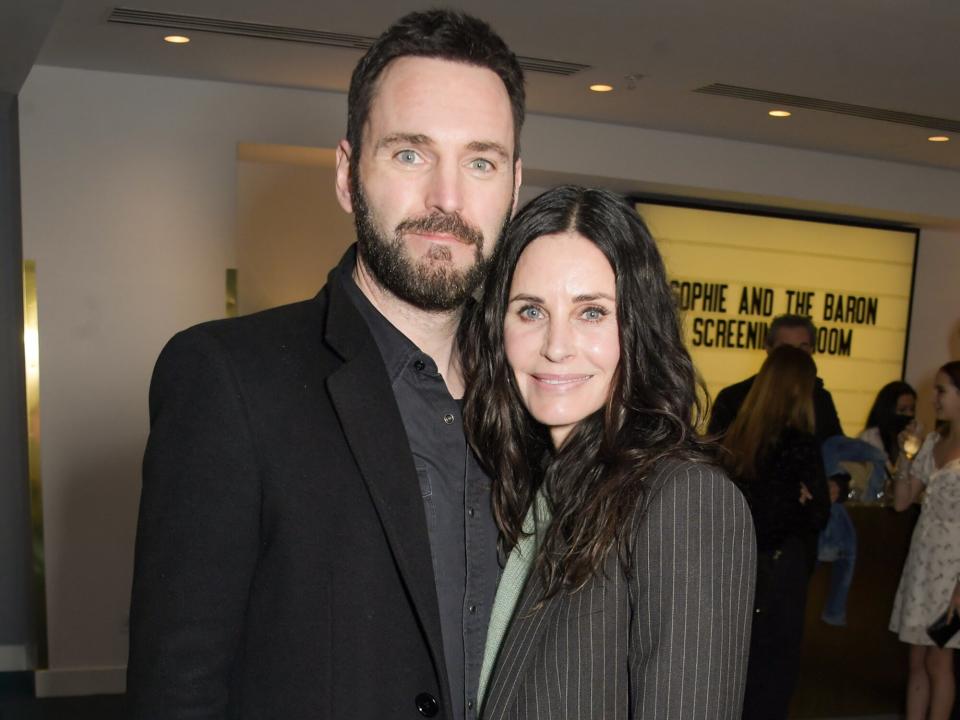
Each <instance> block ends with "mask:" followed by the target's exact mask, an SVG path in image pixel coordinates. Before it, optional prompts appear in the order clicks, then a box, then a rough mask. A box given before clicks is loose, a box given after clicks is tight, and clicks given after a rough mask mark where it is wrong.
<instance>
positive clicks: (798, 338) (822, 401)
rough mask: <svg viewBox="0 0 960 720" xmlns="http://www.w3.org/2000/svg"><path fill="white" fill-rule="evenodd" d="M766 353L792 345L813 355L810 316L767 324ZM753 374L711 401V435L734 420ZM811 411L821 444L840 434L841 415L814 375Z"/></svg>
mask: <svg viewBox="0 0 960 720" xmlns="http://www.w3.org/2000/svg"><path fill="white" fill-rule="evenodd" d="M764 344H765V345H766V348H767V353H769V352H770V351H771V350H773V349H774V348H775V347H778V346H780V345H793V346H794V347H798V348H800V349H801V350H804V351H805V352H808V353H810V354H811V355H813V351H814V348H816V345H817V330H816V328H815V327H814V326H813V322H811V320H810V318H808V317H806V316H805V315H778V316H777V317H775V318H774V319H773V322H771V323H770V329H769V330H767V337H766V339H765V343H764ZM756 377H757V376H756V375H753V376H751V377H748V378H747V379H746V380H742V381H740V382H738V383H736V384H735V385H730V386H728V387H725V388H724V389H723V390H721V391H720V392H719V393H717V398H716V400H714V403H713V411H712V413H711V415H710V424H709V426H708V428H707V430H708V432H709V433H710V434H711V435H722V434H723V433H725V432H726V431H727V428H729V427H730V425H732V424H733V420H734V418H735V417H737V413H738V412H739V411H740V406H741V405H743V401H744V400H746V398H747V393H749V392H750V388H751V387H753V381H754V380H755V379H756ZM813 412H814V425H815V426H816V427H815V434H816V436H817V440H818V441H819V442H820V444H821V445H822V444H823V441H824V440H826V439H827V438H829V437H833V436H834V435H843V428H841V427H840V418H839V417H837V408H836V407H835V406H834V404H833V397H832V396H831V395H830V393H829V391H827V389H826V388H824V387H823V380H821V379H820V378H817V383H816V385H815V386H814V389H813Z"/></svg>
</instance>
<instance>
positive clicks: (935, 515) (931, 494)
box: [890, 361, 960, 720]
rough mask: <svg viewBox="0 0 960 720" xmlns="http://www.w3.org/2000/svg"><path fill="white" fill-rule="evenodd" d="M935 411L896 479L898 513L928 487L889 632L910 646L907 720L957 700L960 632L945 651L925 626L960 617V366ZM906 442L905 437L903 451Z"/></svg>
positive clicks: (937, 716)
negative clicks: (945, 616)
mask: <svg viewBox="0 0 960 720" xmlns="http://www.w3.org/2000/svg"><path fill="white" fill-rule="evenodd" d="M933 405H934V410H935V411H936V417H937V420H938V421H939V427H938V429H937V430H936V431H934V432H931V433H930V434H929V435H927V437H926V439H925V440H924V442H923V445H922V447H921V448H920V451H919V452H918V453H917V455H916V458H915V459H914V460H912V461H911V460H910V456H911V455H912V453H910V452H908V451H904V452H902V453H901V458H900V463H899V464H898V467H897V472H896V474H895V475H894V496H893V497H894V508H896V510H898V511H901V512H902V511H903V510H906V509H907V508H909V507H910V506H911V504H912V503H913V502H914V501H915V500H916V499H917V497H918V496H919V495H920V492H921V491H922V490H923V489H924V488H926V493H925V495H924V498H923V505H922V507H921V509H920V519H919V520H918V521H917V526H916V527H915V528H914V531H913V537H912V538H911V540H910V551H909V553H908V554H907V560H906V563H905V564H904V566H903V574H902V575H901V577H900V585H899V587H898V588H897V595H896V598H895V599H894V603H893V613H892V614H891V616H890V629H891V630H892V631H893V632H895V633H897V636H898V637H899V638H900V639H901V640H902V641H903V642H905V643H909V645H910V665H909V676H908V680H907V720H926V719H927V718H929V720H947V718H949V717H950V709H951V708H952V706H953V703H954V699H955V695H956V687H955V683H954V674H953V659H954V658H953V654H954V651H953V648H957V647H960V634H957V635H954V637H953V639H952V640H950V641H949V642H948V643H947V647H946V648H939V647H937V646H936V645H934V644H933V641H932V640H931V639H930V637H929V636H928V635H927V627H928V626H929V625H930V624H931V623H933V621H934V620H936V619H937V618H938V617H940V615H941V614H942V613H943V612H945V611H948V612H949V613H950V615H951V616H952V615H953V614H954V613H957V612H960V361H953V362H948V363H947V364H946V365H944V366H943V367H941V368H940V370H939V371H938V372H937V376H936V380H935V382H934V401H933ZM907 439H908V438H907V437H906V434H904V435H901V445H902V446H905V445H906V442H905V441H906V440H907ZM907 450H909V448H907Z"/></svg>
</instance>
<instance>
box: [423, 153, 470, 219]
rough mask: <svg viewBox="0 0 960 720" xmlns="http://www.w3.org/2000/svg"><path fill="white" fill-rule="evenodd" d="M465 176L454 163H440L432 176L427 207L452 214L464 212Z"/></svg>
mask: <svg viewBox="0 0 960 720" xmlns="http://www.w3.org/2000/svg"><path fill="white" fill-rule="evenodd" d="M462 181H463V175H462V173H461V172H460V167H459V165H457V164H456V163H454V162H440V163H438V164H437V166H436V168H435V169H434V171H433V172H432V173H431V174H430V178H429V180H428V183H429V184H428V186H427V196H426V198H425V201H426V204H427V207H428V208H429V209H431V210H439V211H440V212H442V213H444V214H447V215H449V214H451V213H456V212H460V211H461V210H463V187H462Z"/></svg>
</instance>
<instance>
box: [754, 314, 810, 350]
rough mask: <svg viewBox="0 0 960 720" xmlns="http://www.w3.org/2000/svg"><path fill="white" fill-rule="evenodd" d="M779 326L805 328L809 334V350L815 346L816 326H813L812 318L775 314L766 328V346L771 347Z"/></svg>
mask: <svg viewBox="0 0 960 720" xmlns="http://www.w3.org/2000/svg"><path fill="white" fill-rule="evenodd" d="M780 328H806V330H807V332H808V333H809V334H810V348H811V350H812V349H814V348H816V347H817V328H816V327H815V326H814V324H813V320H811V319H810V318H809V317H807V316H806V315H777V316H776V317H775V318H774V319H773V321H772V322H771V323H770V327H769V328H768V329H767V337H766V339H765V340H764V343H765V344H766V346H767V347H768V348H772V347H773V344H774V342H776V340H777V331H779V330H780Z"/></svg>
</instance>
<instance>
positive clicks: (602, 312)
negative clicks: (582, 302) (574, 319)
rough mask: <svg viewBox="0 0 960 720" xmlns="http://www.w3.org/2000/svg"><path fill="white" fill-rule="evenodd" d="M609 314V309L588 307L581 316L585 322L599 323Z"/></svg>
mask: <svg viewBox="0 0 960 720" xmlns="http://www.w3.org/2000/svg"><path fill="white" fill-rule="evenodd" d="M606 314H607V309H606V308H602V307H588V308H586V309H585V310H584V311H583V312H582V313H581V314H580V317H582V318H583V319H584V320H589V321H591V322H598V321H600V320H603V318H604V316H606Z"/></svg>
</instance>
